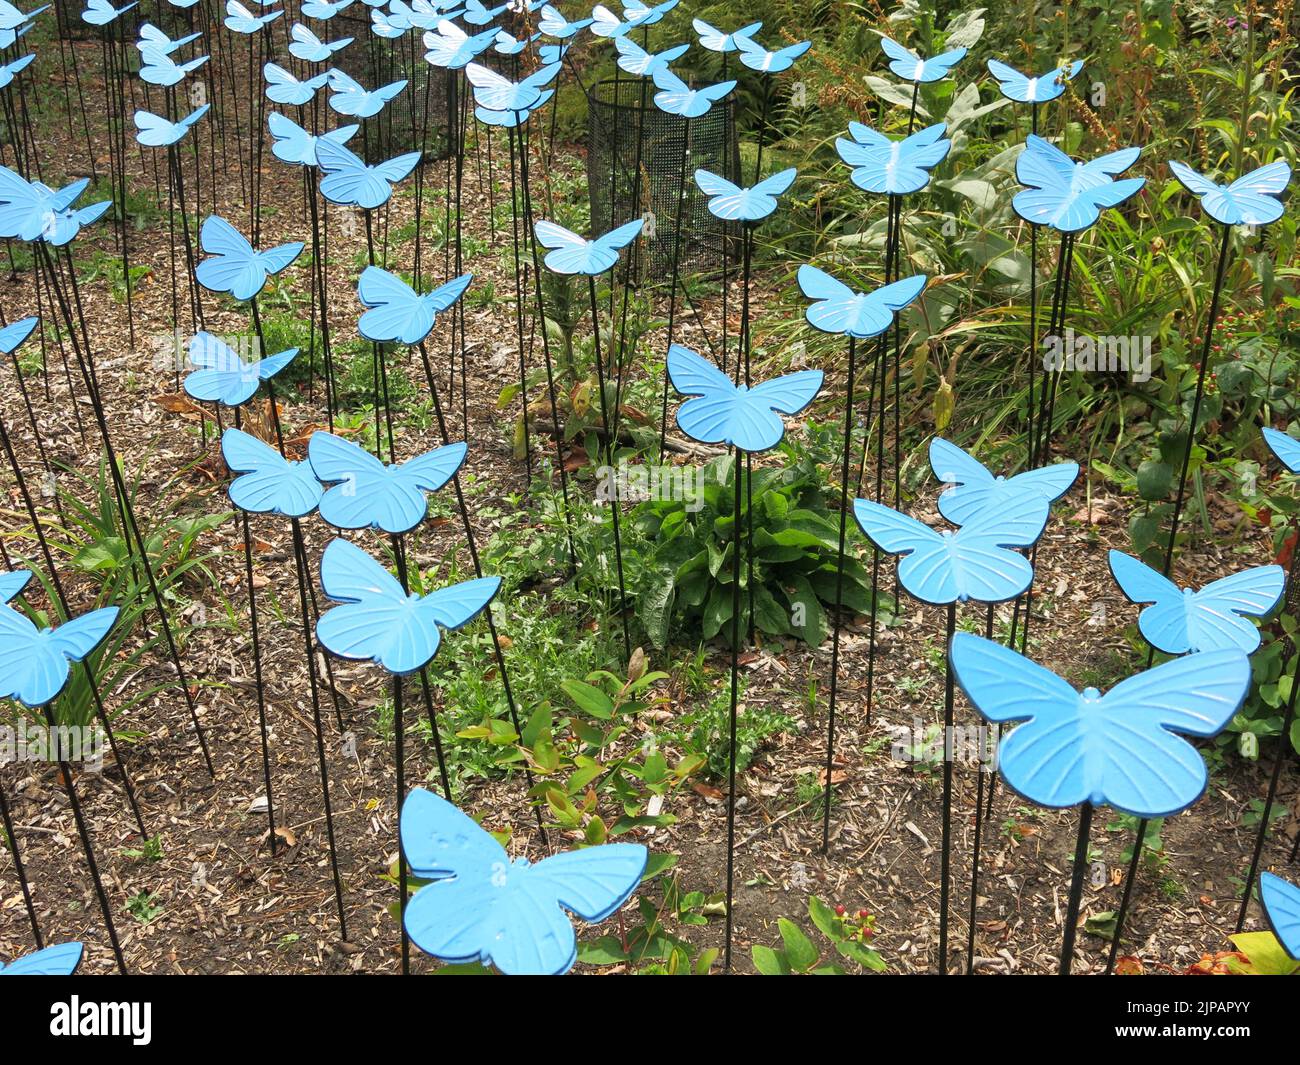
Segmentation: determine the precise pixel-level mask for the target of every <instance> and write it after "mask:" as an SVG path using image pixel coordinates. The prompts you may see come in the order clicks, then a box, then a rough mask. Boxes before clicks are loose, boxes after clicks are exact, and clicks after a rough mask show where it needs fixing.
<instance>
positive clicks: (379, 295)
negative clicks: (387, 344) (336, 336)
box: [357, 266, 474, 344]
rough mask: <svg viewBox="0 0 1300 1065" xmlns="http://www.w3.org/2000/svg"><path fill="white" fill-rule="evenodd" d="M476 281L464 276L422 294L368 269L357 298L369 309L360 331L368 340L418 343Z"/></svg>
mask: <svg viewBox="0 0 1300 1065" xmlns="http://www.w3.org/2000/svg"><path fill="white" fill-rule="evenodd" d="M473 280H474V275H473V274H462V275H461V276H460V277H454V278H452V279H451V280H450V281H448V282H447V283H446V284H445V285H439V286H438V287H437V288H435V289H434V290H433V291H432V292H424V293H420V292H416V291H415V290H414V289H413V288H411V286H410V285H408V284H407V283H406V282H405V281H403V280H402V279H401V278H400V277H398V276H397V275H396V274H390V273H389V272H388V271H387V270H381V269H380V268H379V267H377V266H367V267H366V268H365V269H364V270H363V271H362V272H361V279H360V280H359V281H358V282H357V296H358V297H360V299H361V302H362V303H364V304H365V305H366V306H367V307H369V308H370V310H368V311H366V313H365V314H363V315H362V316H361V321H359V322H358V323H357V332H359V333H360V334H361V335H362V336H363V337H365V338H366V339H367V340H376V341H380V342H383V341H397V342H400V343H402V344H418V343H419V342H420V341H421V340H423V339H424V338H425V337H426V336H428V335H429V331H430V330H431V329H432V328H433V324H434V322H435V321H436V320H437V317H438V315H439V314H441V313H442V312H443V311H445V310H447V309H448V308H450V307H453V306H455V304H456V301H457V300H459V299H460V298H461V296H463V295H464V294H465V290H466V289H467V288H469V283H470V282H471V281H473Z"/></svg>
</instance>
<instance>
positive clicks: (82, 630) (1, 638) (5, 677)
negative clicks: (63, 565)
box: [0, 570, 117, 708]
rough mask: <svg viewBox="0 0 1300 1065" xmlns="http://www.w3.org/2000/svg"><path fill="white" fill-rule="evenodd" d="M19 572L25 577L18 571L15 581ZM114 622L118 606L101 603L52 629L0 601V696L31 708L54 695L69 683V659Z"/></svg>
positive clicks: (87, 651)
mask: <svg viewBox="0 0 1300 1065" xmlns="http://www.w3.org/2000/svg"><path fill="white" fill-rule="evenodd" d="M20 574H21V575H23V576H24V577H30V574H27V573H26V572H25V571H22V570H18V571H15V573H14V574H13V576H14V578H15V582H16V579H17V578H18V577H19V575H20ZM26 583H27V581H26V579H24V580H23V581H22V584H24V585H25V584H26ZM20 589H21V585H20ZM6 590H7V589H6ZM13 594H14V595H17V594H18V593H17V591H15V592H14V593H13ZM10 598H12V596H10ZM116 621H117V607H115V606H106V607H101V608H100V609H98V610H91V611H89V612H87V613H85V614H82V615H81V616H80V617H76V618H71V619H69V620H68V621H65V622H64V623H63V624H62V625H59V626H58V627H57V628H47V629H38V628H37V627H36V626H35V625H34V624H33V623H32V621H31V619H30V618H28V617H27V615H26V614H21V613H19V612H18V611H17V610H15V609H14V608H13V607H11V606H0V699H17V700H18V701H19V702H21V703H22V704H23V705H24V706H29V707H33V708H35V707H40V706H44V705H45V704H46V703H49V702H51V701H53V700H54V699H56V698H58V695H59V692H61V691H63V687H64V685H65V684H67V683H68V671H69V665H68V664H69V662H80V661H81V660H82V659H83V658H85V657H86V656H87V655H88V654H90V653H91V652H93V651H94V650H95V648H96V647H98V646H99V645H100V644H101V643H103V641H104V638H105V637H106V636H108V633H109V630H110V629H112V627H113V623H114V622H116Z"/></svg>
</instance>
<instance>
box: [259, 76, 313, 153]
mask: <svg viewBox="0 0 1300 1065" xmlns="http://www.w3.org/2000/svg"><path fill="white" fill-rule="evenodd" d="M267 95H268V96H270V93H269V92H268V93H267ZM271 98H272V99H275V97H271ZM266 125H267V128H268V129H269V130H270V131H271V138H272V141H271V152H272V154H274V155H275V157H276V158H277V159H279V160H281V161H282V162H285V163H297V164H299V165H310V164H311V163H313V162H314V161H315V159H316V146H315V143H314V141H315V138H314V137H313V136H312V135H311V134H310V133H308V132H307V131H306V130H305V129H303V128H302V127H301V126H300V125H298V123H297V122H295V121H294V120H293V119H291V118H286V117H285V116H284V115H282V114H280V113H279V112H277V111H272V112H271V113H270V114H269V115H267V116H266Z"/></svg>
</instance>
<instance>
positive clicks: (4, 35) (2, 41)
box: [0, 22, 32, 49]
mask: <svg viewBox="0 0 1300 1065" xmlns="http://www.w3.org/2000/svg"><path fill="white" fill-rule="evenodd" d="M31 28H32V24H31V23H30V22H29V23H28V24H27V25H26V26H19V27H18V28H17V29H16V30H0V49H4V48H12V47H13V46H14V45H15V44H17V43H18V38H19V37H22V36H23V35H24V34H26V33H27V31H28V30H30V29H31Z"/></svg>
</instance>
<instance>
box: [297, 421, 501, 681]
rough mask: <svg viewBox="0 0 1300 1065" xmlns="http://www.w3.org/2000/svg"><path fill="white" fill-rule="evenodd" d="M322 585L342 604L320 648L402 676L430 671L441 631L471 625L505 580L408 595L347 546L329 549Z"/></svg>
mask: <svg viewBox="0 0 1300 1065" xmlns="http://www.w3.org/2000/svg"><path fill="white" fill-rule="evenodd" d="M319 435H320V434H319V433H317V434H316V436H319ZM314 438H315V437H313V439H314ZM320 582H321V587H322V588H323V589H324V590H325V594H326V595H328V596H329V597H330V598H331V599H333V600H335V601H336V602H338V603H340V604H342V605H340V606H336V607H333V608H332V609H330V610H328V611H326V612H325V613H324V614H322V615H321V619H320V620H319V621H318V622H316V638H317V639H318V640H320V642H321V646H323V647H324V648H325V649H326V650H327V651H329V652H330V653H331V654H334V655H337V656H338V657H339V658H350V659H355V660H361V661H364V660H367V659H368V660H370V661H373V662H377V663H378V664H379V665H381V666H383V667H384V669H386V670H388V672H389V673H394V674H397V675H398V676H404V675H405V674H407V673H414V672H415V671H416V670H418V669H421V668H423V667H424V666H426V665H428V664H429V662H430V661H431V660H432V658H433V656H434V655H436V654H437V653H438V647H439V645H440V644H441V643H442V635H441V633H440V632H439V628H440V627H441V628H444V629H459V628H462V627H463V626H465V625H468V624H469V623H470V622H471V621H473V620H474V619H475V618H476V617H478V615H479V614H481V613H482V612H483V610H484V608H485V607H486V606H487V605H488V603H490V602H491V601H492V597H493V596H494V595H496V593H497V589H498V588H500V587H501V578H500V577H480V578H478V579H477V580H472V581H464V582H462V583H460V584H453V585H450V586H449V587H446V588H439V589H438V590H437V591H434V592H430V593H429V594H428V595H415V594H408V593H407V592H404V591H403V590H402V586H401V584H399V583H398V580H397V578H396V577H394V576H393V575H392V574H391V573H389V572H388V570H386V569H384V567H383V566H381V565H380V564H379V563H378V562H376V561H375V560H374V559H373V558H371V557H370V556H369V555H368V554H366V553H365V552H364V551H362V550H361V548H359V547H357V546H356V545H355V544H352V543H349V542H348V541H347V540H331V541H330V542H329V544H328V545H327V546H326V548H325V553H324V554H323V555H322V556H321V560H320Z"/></svg>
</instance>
